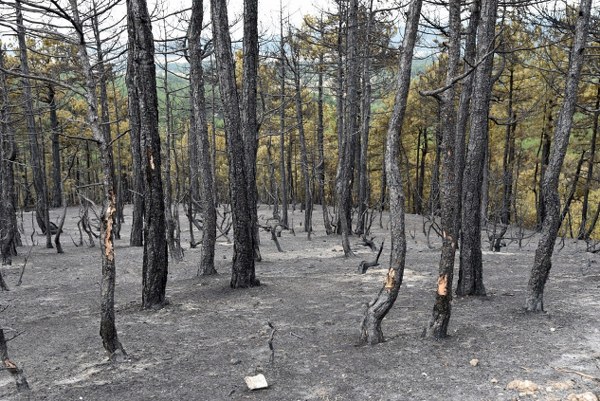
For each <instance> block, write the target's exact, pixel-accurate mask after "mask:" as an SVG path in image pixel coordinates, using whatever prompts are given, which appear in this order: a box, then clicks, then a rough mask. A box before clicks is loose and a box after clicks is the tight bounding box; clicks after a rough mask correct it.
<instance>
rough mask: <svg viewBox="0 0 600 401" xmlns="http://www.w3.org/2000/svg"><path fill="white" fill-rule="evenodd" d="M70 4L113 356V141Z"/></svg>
mask: <svg viewBox="0 0 600 401" xmlns="http://www.w3.org/2000/svg"><path fill="white" fill-rule="evenodd" d="M70 5H71V12H72V19H71V21H72V24H73V26H74V28H75V30H76V31H77V35H78V38H77V39H78V46H77V51H78V56H79V61H80V63H81V67H82V69H83V74H84V77H85V88H86V91H85V97H86V103H87V123H88V125H89V127H90V129H91V131H92V135H93V138H94V140H95V141H96V143H97V144H98V146H99V148H100V162H101V164H102V173H103V189H104V207H103V209H102V214H101V216H100V250H101V253H102V281H101V306H100V309H101V314H100V336H101V337H102V343H103V345H104V349H105V350H106V352H107V354H108V356H109V358H111V359H113V358H115V357H116V356H117V355H118V353H122V354H125V351H124V349H123V346H122V345H121V343H120V342H119V340H118V336H117V328H116V325H115V311H114V293H115V276H116V268H115V251H114V238H113V233H112V230H113V224H114V214H115V211H116V208H115V203H116V198H115V185H114V180H113V179H114V173H113V171H114V168H113V157H112V149H111V146H112V145H111V138H110V131H108V130H103V129H102V128H101V126H100V121H99V118H98V100H97V98H96V87H97V84H96V80H95V77H94V72H93V70H92V64H91V62H90V58H89V56H88V52H87V42H86V39H85V36H84V33H83V32H84V27H83V24H82V23H81V20H80V17H79V11H78V9H77V0H70Z"/></svg>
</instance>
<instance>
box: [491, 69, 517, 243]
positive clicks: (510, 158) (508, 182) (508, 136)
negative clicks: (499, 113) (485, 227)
mask: <svg viewBox="0 0 600 401" xmlns="http://www.w3.org/2000/svg"><path fill="white" fill-rule="evenodd" d="M508 73H509V77H508V105H507V110H506V115H507V120H508V121H507V123H506V127H505V135H504V156H503V158H502V188H503V191H502V206H501V209H500V232H499V233H496V234H495V235H494V240H493V242H492V246H493V250H494V252H500V248H501V246H502V239H503V238H504V235H506V231H507V230H508V225H509V224H510V219H511V216H510V212H511V203H512V199H513V171H514V163H515V131H516V129H517V121H516V116H515V115H514V111H513V89H514V68H513V67H512V66H510V67H509V70H508Z"/></svg>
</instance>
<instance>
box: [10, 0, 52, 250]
mask: <svg viewBox="0 0 600 401" xmlns="http://www.w3.org/2000/svg"><path fill="white" fill-rule="evenodd" d="M15 12H16V17H17V39H18V43H19V57H20V62H21V73H22V74H23V77H22V78H21V86H22V88H23V107H24V110H25V120H26V124H27V132H28V136H29V151H30V153H31V154H30V156H31V170H32V171H33V186H34V188H35V192H36V197H37V200H36V204H35V215H36V221H37V224H38V226H39V227H40V229H41V230H42V232H43V233H44V234H46V248H52V234H51V232H50V214H49V212H48V191H47V184H46V172H45V166H44V163H42V152H41V149H40V144H39V141H38V133H37V128H36V125H35V116H34V114H33V97H32V93H31V83H30V81H29V78H27V76H28V75H29V61H28V56H27V44H26V42H25V25H24V24H23V13H22V7H21V1H20V0H17V1H15Z"/></svg>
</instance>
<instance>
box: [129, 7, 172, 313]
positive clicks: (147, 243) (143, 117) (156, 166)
mask: <svg viewBox="0 0 600 401" xmlns="http://www.w3.org/2000/svg"><path fill="white" fill-rule="evenodd" d="M127 16H128V19H127V23H128V33H129V34H132V35H133V41H134V45H133V47H132V48H130V49H129V58H131V59H133V64H134V69H133V70H134V77H133V82H134V83H135V85H136V86H137V88H143V89H144V90H139V91H138V99H137V100H138V103H137V104H134V105H133V107H137V109H138V116H139V122H140V125H139V132H140V140H141V151H142V152H141V153H142V172H143V177H144V258H143V264H142V274H143V284H142V285H143V288H142V307H143V308H144V309H156V308H161V307H163V306H164V305H165V301H166V300H165V290H166V286H167V274H168V264H169V262H168V252H167V244H166V241H165V204H164V193H163V183H162V176H161V156H160V136H159V134H158V100H157V94H156V68H155V65H154V39H153V36H152V27H151V24H150V16H149V14H148V8H147V5H146V0H129V1H128V3H127Z"/></svg>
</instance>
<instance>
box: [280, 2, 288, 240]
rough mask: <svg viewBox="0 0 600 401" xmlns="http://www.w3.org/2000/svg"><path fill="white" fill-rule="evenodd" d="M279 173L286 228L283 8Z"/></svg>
mask: <svg viewBox="0 0 600 401" xmlns="http://www.w3.org/2000/svg"><path fill="white" fill-rule="evenodd" d="M279 24H280V29H279V35H280V38H279V40H280V42H279V63H280V64H279V75H280V76H279V79H281V85H280V91H279V98H280V101H281V104H280V106H279V175H281V225H282V226H283V227H284V228H288V226H289V220H288V185H287V174H286V169H285V104H286V101H285V37H284V36H283V10H279Z"/></svg>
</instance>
